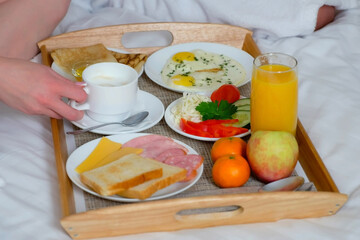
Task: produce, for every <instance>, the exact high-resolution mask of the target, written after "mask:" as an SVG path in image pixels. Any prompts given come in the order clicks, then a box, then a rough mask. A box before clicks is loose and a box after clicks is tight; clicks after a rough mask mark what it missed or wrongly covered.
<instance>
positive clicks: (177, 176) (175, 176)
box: [118, 162, 187, 200]
mask: <svg viewBox="0 0 360 240" xmlns="http://www.w3.org/2000/svg"><path fill="white" fill-rule="evenodd" d="M158 165H159V166H161V167H162V169H163V176H162V177H161V178H156V179H153V180H150V181H147V182H144V183H142V184H140V185H137V186H135V187H132V188H129V189H126V190H124V191H122V192H120V193H118V195H120V196H122V197H127V198H138V199H141V200H143V199H146V198H148V197H151V196H152V195H153V194H154V193H155V192H156V191H158V190H160V189H163V188H165V187H167V186H169V185H171V184H173V183H176V182H179V181H182V180H184V179H185V178H186V173H187V171H186V170H185V169H184V168H180V167H176V166H171V165H168V164H164V163H161V162H158Z"/></svg>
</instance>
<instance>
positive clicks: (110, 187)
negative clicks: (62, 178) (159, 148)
mask: <svg viewBox="0 0 360 240" xmlns="http://www.w3.org/2000/svg"><path fill="white" fill-rule="evenodd" d="M162 174H163V169H162V167H161V166H160V165H159V164H158V162H157V161H156V160H152V159H149V158H143V157H141V156H139V155H137V154H128V155H126V156H124V157H121V158H120V159H118V160H116V161H114V162H111V163H109V164H107V165H104V166H102V167H99V168H95V169H92V170H90V171H86V172H83V173H81V174H80V180H81V182H83V183H84V184H85V185H87V186H89V187H90V188H92V189H93V190H94V191H95V192H97V193H99V194H100V195H103V196H110V195H114V194H117V193H119V192H122V191H124V190H125V189H128V188H131V187H134V186H136V185H139V184H141V183H144V182H146V181H148V180H151V179H154V178H160V177H162Z"/></svg>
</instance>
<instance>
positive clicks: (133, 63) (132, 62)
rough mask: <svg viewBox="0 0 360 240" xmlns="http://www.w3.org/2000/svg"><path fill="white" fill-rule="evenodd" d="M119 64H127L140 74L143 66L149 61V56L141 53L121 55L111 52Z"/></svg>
mask: <svg viewBox="0 0 360 240" xmlns="http://www.w3.org/2000/svg"><path fill="white" fill-rule="evenodd" d="M110 52H111V54H112V55H113V56H114V57H115V58H116V60H117V61H118V62H119V63H122V64H126V65H128V66H130V67H132V68H134V69H135V70H136V71H137V72H138V73H140V71H141V68H142V66H143V65H144V64H145V62H146V60H147V55H145V54H141V53H119V52H115V51H110Z"/></svg>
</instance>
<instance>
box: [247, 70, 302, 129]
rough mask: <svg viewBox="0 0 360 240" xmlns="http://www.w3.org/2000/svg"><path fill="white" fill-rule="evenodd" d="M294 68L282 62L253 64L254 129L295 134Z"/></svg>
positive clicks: (252, 117)
mask: <svg viewBox="0 0 360 240" xmlns="http://www.w3.org/2000/svg"><path fill="white" fill-rule="evenodd" d="M297 99H298V79H297V72H296V69H295V68H291V67H289V66H285V65H281V64H265V65H262V66H259V67H254V71H253V76H252V82H251V131H252V132H255V131H258V130H272V131H287V132H290V133H292V134H294V135H295V131H296V124H297V110H298V107H297V106H298V100H297Z"/></svg>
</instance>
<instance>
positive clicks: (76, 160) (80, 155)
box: [66, 133, 204, 202]
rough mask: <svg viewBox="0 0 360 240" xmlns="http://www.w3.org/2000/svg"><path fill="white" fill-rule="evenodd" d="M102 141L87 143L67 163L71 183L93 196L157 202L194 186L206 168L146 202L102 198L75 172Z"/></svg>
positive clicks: (129, 136)
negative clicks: (189, 179) (188, 179)
mask: <svg viewBox="0 0 360 240" xmlns="http://www.w3.org/2000/svg"><path fill="white" fill-rule="evenodd" d="M144 135H148V133H130V134H121V135H112V136H108V137H107V138H109V139H110V140H112V141H115V142H119V143H125V142H127V141H129V140H131V139H133V138H136V137H140V136H144ZM100 139H101V138H98V139H95V140H93V141H90V142H88V143H85V144H84V145H82V146H80V147H79V148H77V149H76V150H75V151H73V152H72V153H71V154H70V156H69V158H68V160H67V162H66V172H67V174H68V176H69V178H70V179H71V181H72V182H73V183H74V184H75V185H77V186H78V187H79V188H81V189H82V190H84V191H86V192H88V193H90V194H93V195H95V196H98V197H101V198H105V199H109V200H113V201H118V202H140V201H149V200H157V199H162V198H167V197H170V196H173V195H175V194H178V193H180V192H183V191H185V190H186V189H188V188H190V187H191V186H193V185H194V184H195V183H196V182H197V181H198V180H199V179H200V177H201V174H202V172H203V169H204V166H203V164H202V165H201V166H200V167H199V168H198V170H197V175H196V177H195V178H194V179H192V180H191V181H187V182H178V183H174V184H172V185H170V186H168V187H166V188H164V189H161V190H159V191H157V192H155V193H154V194H153V195H152V196H151V197H149V198H147V199H146V200H139V199H133V198H124V197H121V196H118V195H113V196H101V195H99V194H97V193H96V192H94V191H92V190H91V189H90V188H88V187H87V186H86V185H84V184H83V183H82V182H81V181H80V177H79V174H78V173H77V172H76V171H75V168H76V167H77V166H78V165H79V164H80V163H81V162H82V161H84V160H85V159H86V157H87V156H88V155H89V154H90V153H91V152H92V151H93V150H94V149H95V147H96V145H97V144H98V143H99V141H100ZM174 141H175V142H177V143H178V144H181V145H183V146H184V147H186V148H187V149H188V150H189V152H188V154H198V153H197V152H196V151H195V150H194V149H193V148H191V147H190V146H188V145H186V144H185V143H183V142H180V141H178V140H176V139H174Z"/></svg>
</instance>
